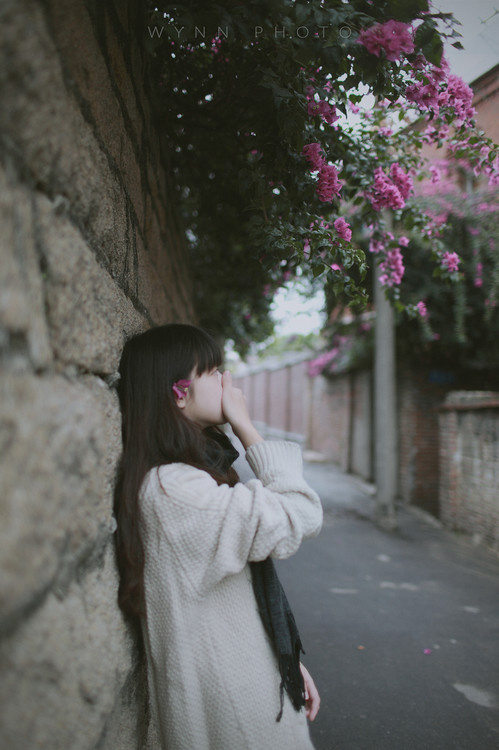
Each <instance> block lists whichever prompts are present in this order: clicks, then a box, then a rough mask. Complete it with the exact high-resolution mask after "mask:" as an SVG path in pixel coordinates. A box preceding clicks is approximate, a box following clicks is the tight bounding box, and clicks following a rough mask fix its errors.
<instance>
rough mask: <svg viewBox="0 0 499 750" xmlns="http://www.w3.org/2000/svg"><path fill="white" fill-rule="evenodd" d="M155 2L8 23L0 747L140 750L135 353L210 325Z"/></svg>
mask: <svg viewBox="0 0 499 750" xmlns="http://www.w3.org/2000/svg"><path fill="white" fill-rule="evenodd" d="M143 8H144V4H143V3H141V2H138V0H137V1H133V0H132V1H130V2H126V1H125V0H123V2H118V0H115V2H108V3H99V2H96V1H91V0H88V2H84V0H67V1H66V2H64V3H61V2H56V0H47V2H44V3H41V2H30V1H29V0H22V2H13V0H4V2H3V3H2V5H1V9H0V78H1V82H0V83H1V85H0V156H1V160H0V161H1V164H0V217H1V218H0V220H1V225H2V231H1V233H0V244H1V251H0V252H1V264H0V357H1V358H0V390H1V396H0V447H1V451H0V455H1V458H0V472H1V480H0V481H1V487H0V513H1V519H2V523H1V525H0V558H1V565H2V569H3V574H2V579H1V583H0V670H1V672H2V682H1V687H0V714H1V715H0V746H1V747H2V748H8V750H27V749H28V748H29V749H30V750H31V748H33V749H35V748H44V749H45V748H50V750H68V748H71V750H79V749H80V748H81V749H85V750H93V749H94V748H97V747H98V748H99V750H120V749H121V748H123V749H125V748H126V749H127V750H128V749H129V748H141V747H143V746H144V742H145V734H146V729H147V728H146V723H147V721H146V719H147V714H146V710H145V700H144V699H145V693H144V690H143V677H144V675H143V665H142V660H141V658H140V656H139V654H138V652H137V650H136V648H135V646H134V641H133V634H132V633H131V632H130V631H129V629H128V626H127V623H126V622H125V621H124V620H123V618H122V616H121V614H120V612H119V610H118V608H117V606H116V592H117V576H116V570H115V564H114V556H113V544H112V530H113V519H112V490H113V481H114V472H115V466H116V462H117V459H118V457H119V453H120V448H121V442H120V415H119V409H118V403H117V398H116V394H115V392H114V390H113V389H112V388H111V387H110V383H111V380H110V378H109V376H111V375H112V373H113V372H115V371H116V369H117V366H118V362H119V356H120V352H121V349H122V345H123V341H124V339H125V338H126V337H127V336H129V335H130V334H132V333H134V332H137V331H139V330H143V329H145V328H147V327H149V326H150V325H151V324H153V323H162V322H167V321H182V320H185V321H188V320H191V319H192V318H193V315H194V313H193V310H192V304H191V299H192V293H191V285H190V281H189V277H188V274H187V272H186V268H185V266H184V261H183V247H184V246H183V239H182V237H183V235H182V232H181V231H180V228H179V224H178V220H177V218H176V216H175V211H174V207H173V205H172V201H171V197H170V195H171V194H170V189H169V185H168V174H167V172H166V171H165V169H164V168H163V164H164V162H165V155H164V154H162V152H161V147H160V140H159V137H158V131H157V128H156V126H155V124H154V122H153V118H152V115H151V99H150V94H149V92H148V90H147V80H148V78H147V64H146V60H145V58H144V55H143V52H142V47H141V45H142V39H143V34H144V23H147V19H144V18H143V16H142V14H143Z"/></svg>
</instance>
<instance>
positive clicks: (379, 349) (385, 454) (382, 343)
mask: <svg viewBox="0 0 499 750" xmlns="http://www.w3.org/2000/svg"><path fill="white" fill-rule="evenodd" d="M384 219H385V223H386V228H387V230H388V231H391V230H392V227H393V221H392V215H391V213H389V212H388V211H386V212H385V215H384ZM380 276H381V272H380V270H379V267H378V266H377V265H376V271H375V274H374V302H375V305H376V326H375V354H374V359H375V362H374V481H375V483H376V520H377V522H378V524H379V525H380V526H382V527H383V528H385V529H389V530H393V529H395V528H396V527H397V518H396V513H395V497H396V493H397V414H396V377H395V323H394V313H393V308H392V306H391V305H390V303H389V301H388V300H387V299H386V297H385V293H384V289H383V287H382V286H381V284H380V283H379V277H380Z"/></svg>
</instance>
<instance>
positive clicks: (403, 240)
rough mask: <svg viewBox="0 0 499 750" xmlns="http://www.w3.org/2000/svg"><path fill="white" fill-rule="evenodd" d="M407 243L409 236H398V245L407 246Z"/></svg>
mask: <svg viewBox="0 0 499 750" xmlns="http://www.w3.org/2000/svg"><path fill="white" fill-rule="evenodd" d="M408 244H409V237H405V236H402V237H399V245H401V246H402V247H407V246H408Z"/></svg>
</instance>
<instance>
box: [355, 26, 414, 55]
mask: <svg viewBox="0 0 499 750" xmlns="http://www.w3.org/2000/svg"><path fill="white" fill-rule="evenodd" d="M357 42H358V43H359V44H362V45H364V47H365V48H366V49H367V51H368V52H370V53H371V54H372V55H376V57H379V56H380V54H381V50H383V51H384V53H385V55H386V59H387V60H392V61H396V60H400V58H401V56H402V53H403V52H405V53H406V54H410V53H411V52H414V41H413V38H412V33H411V27H410V26H409V24H407V23H402V22H401V21H394V20H390V21H387V22H386V23H376V24H374V26H370V27H369V28H368V29H363V30H362V31H361V32H360V34H359V37H358V39H357Z"/></svg>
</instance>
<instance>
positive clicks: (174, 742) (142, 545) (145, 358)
mask: <svg viewBox="0 0 499 750" xmlns="http://www.w3.org/2000/svg"><path fill="white" fill-rule="evenodd" d="M221 361H222V354H221V351H220V349H219V347H218V345H217V344H216V342H215V341H214V340H213V339H212V338H211V337H210V336H209V335H208V334H207V333H206V332H205V331H203V330H202V329H200V328H197V327H195V326H190V325H181V324H172V325H167V326H162V327H159V328H154V329H151V330H149V331H147V332H146V333H143V334H140V335H138V336H135V337H134V338H132V339H131V340H130V341H128V343H127V344H126V346H125V348H124V351H123V355H122V359H121V364H120V376H121V378H120V382H119V386H118V392H119V396H120V402H121V407H122V414H123V458H122V463H121V469H120V474H119V480H118V483H117V489H116V507H115V512H116V518H117V522H118V529H117V551H118V563H119V568H120V589H119V602H120V605H121V607H122V609H123V610H124V611H125V612H126V613H128V614H130V615H133V616H138V617H139V618H140V623H141V626H142V633H143V637H144V643H145V649H146V654H147V666H148V683H149V693H150V700H151V714H152V719H153V722H154V724H155V726H156V727H157V730H158V732H159V736H160V741H161V744H162V747H163V748H164V749H165V750H311V749H312V747H313V746H312V744H311V741H310V737H309V732H308V726H307V721H306V718H307V717H308V718H309V719H310V720H313V719H314V718H315V716H316V714H317V711H318V709H319V695H318V693H317V690H316V688H315V685H314V683H313V681H312V679H311V677H310V675H309V674H308V672H307V671H306V669H305V668H304V667H303V665H301V664H300V662H299V655H300V651H301V650H302V649H301V642H300V639H299V635H298V631H297V629H296V625H295V622H294V618H293V615H292V613H291V611H290V609H289V605H288V603H287V601H286V597H285V595H284V592H283V591H282V588H281V586H280V584H279V580H278V579H277V576H276V574H275V570H274V567H273V563H272V561H271V559H270V558H271V557H274V558H286V557H289V556H290V555H292V554H293V553H294V552H296V550H297V549H298V547H299V546H300V544H301V542H302V540H303V539H304V538H306V537H311V536H314V535H315V534H317V533H318V532H319V530H320V527H321V523H322V509H321V505H320V501H319V498H318V497H317V495H316V493H315V492H314V491H313V490H312V489H311V488H310V487H309V486H308V485H307V484H306V483H305V481H304V479H303V476H302V468H301V454H300V449H299V447H298V446H297V445H295V444H293V443H288V442H277V441H276V442H267V441H264V440H263V439H262V437H261V436H260V435H259V434H258V432H257V431H256V429H255V427H254V426H253V424H252V423H251V420H250V418H249V416H248V412H247V409H246V405H245V401H244V397H243V395H242V393H241V391H240V390H238V389H237V388H234V387H233V386H232V382H231V376H230V373H229V372H224V374H223V375H221V374H220V372H219V371H218V369H217V368H218V366H219V365H220V364H221ZM226 422H228V423H229V424H230V425H231V427H232V429H233V431H234V433H235V435H236V436H237V437H238V438H239V440H240V441H241V442H242V444H243V446H244V448H245V449H246V457H247V460H248V462H249V464H250V465H251V467H252V469H253V471H254V473H255V475H256V477H257V478H256V479H252V480H251V481H249V482H248V483H247V484H242V483H240V482H238V476H237V474H236V472H235V471H234V469H233V468H232V466H231V463H232V462H233V461H234V459H235V458H236V457H237V455H238V454H237V451H235V450H234V448H233V446H232V444H231V443H230V441H229V440H228V438H227V437H226V436H225V434H224V433H223V432H222V431H221V430H220V429H219V427H218V425H221V424H223V423H226Z"/></svg>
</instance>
